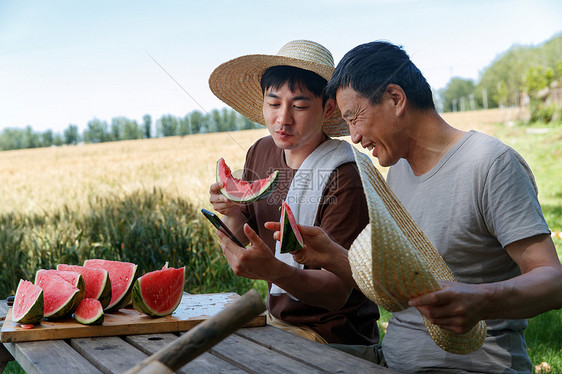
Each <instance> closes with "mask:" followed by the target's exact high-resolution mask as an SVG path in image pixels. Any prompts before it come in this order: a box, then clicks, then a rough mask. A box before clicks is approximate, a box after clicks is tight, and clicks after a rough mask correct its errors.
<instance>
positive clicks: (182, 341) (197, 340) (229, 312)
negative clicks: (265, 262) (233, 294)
mask: <svg viewBox="0 0 562 374" xmlns="http://www.w3.org/2000/svg"><path fill="white" fill-rule="evenodd" d="M264 310H265V305H264V303H263V301H262V299H261V297H260V295H259V294H258V293H257V291H256V290H254V289H252V290H250V291H248V292H246V293H245V294H244V295H243V296H242V297H241V298H240V299H239V300H237V301H236V302H235V303H233V304H232V305H230V306H229V307H228V308H226V309H224V310H223V311H221V312H220V313H218V314H217V315H215V316H213V317H211V318H209V319H207V320H205V321H203V322H201V323H200V324H198V325H197V326H195V327H194V328H193V329H191V330H189V331H188V332H186V333H185V334H183V335H182V336H181V337H179V338H178V339H176V340H175V341H173V342H172V343H170V344H169V345H168V346H166V347H164V348H162V349H160V350H159V351H158V352H156V353H154V354H153V355H151V356H150V357H147V358H146V359H145V360H144V361H142V362H141V363H140V364H138V365H136V366H135V367H133V368H131V369H130V370H128V371H127V372H126V374H134V373H141V370H143V369H145V368H146V370H149V368H148V367H147V366H148V365H151V367H152V368H154V367H157V366H160V367H161V365H158V364H152V362H153V361H159V362H160V363H162V364H164V365H165V366H167V367H168V368H170V369H171V370H172V371H176V370H178V369H179V368H181V367H182V366H184V365H185V364H187V363H188V362H189V361H191V360H193V359H194V358H195V357H197V356H199V355H200V354H202V353H204V352H206V351H207V350H209V349H210V348H211V347H212V346H214V345H215V344H217V343H218V342H220V341H221V340H222V339H224V338H225V337H227V336H228V335H230V334H232V333H233V332H234V331H236V330H238V329H239V328H240V327H243V326H244V325H245V324H247V323H248V322H250V321H251V320H252V319H253V318H255V317H256V316H258V315H259V314H260V313H262V312H263V311H264ZM143 372H144V371H143ZM160 372H161V373H164V372H165V371H160Z"/></svg>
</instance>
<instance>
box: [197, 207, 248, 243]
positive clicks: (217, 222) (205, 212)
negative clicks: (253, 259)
mask: <svg viewBox="0 0 562 374" xmlns="http://www.w3.org/2000/svg"><path fill="white" fill-rule="evenodd" d="M201 213H203V215H204V216H205V217H207V219H208V220H209V221H211V223H212V224H213V226H215V227H216V228H217V229H218V230H220V231H222V232H223V233H224V234H225V235H226V236H228V237H229V238H230V240H232V241H233V242H234V243H236V244H237V245H239V246H240V247H243V248H244V247H245V245H244V244H242V243H241V242H240V240H238V238H237V237H236V236H234V234H233V233H232V231H230V229H229V228H228V227H226V225H225V224H224V222H223V221H221V219H220V218H219V217H218V216H217V215H216V214H215V213H213V212H210V211H208V210H207V209H201Z"/></svg>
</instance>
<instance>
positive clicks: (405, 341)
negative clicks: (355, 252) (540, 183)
mask: <svg viewBox="0 0 562 374" xmlns="http://www.w3.org/2000/svg"><path fill="white" fill-rule="evenodd" d="M387 182H388V183H389V185H390V187H391V188H392V190H393V192H394V193H395V194H396V195H397V197H398V198H399V199H400V201H401V202H402V203H403V204H404V206H405V207H406V209H407V210H408V212H409V213H410V214H411V215H412V217H413V218H414V220H415V221H416V223H417V224H418V225H419V226H420V228H421V229H422V230H423V231H424V233H425V234H426V235H427V236H428V238H429V239H430V240H431V242H432V243H433V245H434V246H435V247H436V248H437V250H438V251H439V253H440V254H441V255H442V256H443V258H444V260H445V262H446V263H447V265H448V266H449V268H450V269H451V271H452V272H453V274H454V276H455V278H456V279H457V280H458V281H460V282H465V283H489V282H498V281H502V280H505V279H509V278H513V277H515V276H517V275H519V274H520V269H519V267H518V266H517V264H516V263H515V262H514V261H513V260H512V259H511V257H510V256H509V255H508V254H507V251H506V250H505V249H504V248H505V246H507V245H508V244H510V243H513V242H515V241H517V240H521V239H525V238H528V237H531V236H535V235H538V234H545V233H549V229H548V225H547V224H546V221H545V220H544V217H543V214H542V210H541V207H540V205H539V202H538V199H537V188H536V185H535V181H534V177H533V175H532V172H531V170H530V168H529V166H528V165H527V163H526V162H525V161H524V160H523V158H522V157H521V156H520V155H519V154H518V153H517V152H515V151H514V150H513V149H512V148H510V147H508V146H506V145H505V144H503V143H502V142H500V141H499V140H497V139H495V138H493V137H490V136H488V135H484V134H481V133H478V132H475V131H470V132H468V133H466V134H465V135H464V137H463V138H462V139H461V140H460V141H459V142H458V143H457V144H455V145H454V146H453V148H451V150H450V151H449V152H448V153H447V154H446V155H445V156H444V157H443V158H442V159H441V160H440V161H439V163H438V164H437V165H436V166H435V167H434V168H433V169H432V170H430V171H429V172H427V173H425V174H423V175H421V176H416V175H414V174H413V172H412V169H411V168H410V165H409V164H408V162H407V161H406V160H404V159H401V160H400V161H399V162H398V163H397V164H396V165H394V166H392V167H391V168H390V170H389V172H388V178H387ZM486 323H487V325H488V334H487V337H486V341H485V343H484V345H483V346H482V348H480V349H479V350H477V351H475V352H472V353H470V354H467V355H455V354H451V353H448V352H446V351H444V350H442V349H441V348H439V347H438V346H437V345H436V344H435V343H434V342H433V340H432V339H431V338H430V337H429V335H428V334H427V331H426V329H425V327H424V324H423V319H422V317H421V315H420V313H419V312H418V311H417V310H416V309H415V308H409V309H406V310H404V311H401V312H397V313H394V314H393V318H392V319H391V320H390V321H389V326H388V331H387V334H386V335H385V337H384V339H383V351H384V355H385V358H386V360H387V362H388V363H389V366H390V367H391V368H393V369H395V370H398V371H399V372H404V373H407V372H419V371H430V372H450V373H472V372H477V373H513V372H530V371H531V366H532V365H531V363H530V361H529V358H528V356H527V352H526V345H525V340H524V336H523V330H524V329H525V327H526V326H527V321H526V320H487V321H486Z"/></svg>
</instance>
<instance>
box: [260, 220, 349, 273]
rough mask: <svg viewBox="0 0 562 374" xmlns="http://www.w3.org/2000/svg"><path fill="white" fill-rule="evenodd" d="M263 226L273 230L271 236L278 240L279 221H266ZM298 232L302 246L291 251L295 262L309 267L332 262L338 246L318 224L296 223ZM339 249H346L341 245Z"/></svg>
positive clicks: (322, 265)
mask: <svg viewBox="0 0 562 374" xmlns="http://www.w3.org/2000/svg"><path fill="white" fill-rule="evenodd" d="M264 226H265V228H266V229H269V230H273V231H275V233H274V234H273V238H274V239H276V240H280V237H281V232H280V231H279V230H280V229H281V225H280V224H279V222H266V223H265V225H264ZM298 229H299V232H300V233H301V235H302V238H303V241H304V247H303V248H302V249H300V250H298V251H294V252H291V254H292V255H293V258H294V259H295V261H296V262H298V263H300V264H303V265H306V266H308V267H311V268H326V267H329V264H330V263H331V262H332V261H331V260H332V259H333V255H334V252H335V251H338V250H339V249H340V248H337V247H339V245H337V244H336V243H335V242H333V241H332V239H330V237H329V236H328V234H326V232H325V231H324V230H322V228H320V227H318V226H303V225H298ZM341 250H343V251H346V250H345V249H344V248H343V247H342V248H341ZM346 252H347V251H346Z"/></svg>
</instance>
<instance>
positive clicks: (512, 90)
mask: <svg viewBox="0 0 562 374" xmlns="http://www.w3.org/2000/svg"><path fill="white" fill-rule="evenodd" d="M560 56H562V34H560V35H556V36H554V37H552V38H551V39H549V40H548V41H546V42H544V43H542V44H540V45H538V46H513V47H511V48H510V49H509V50H507V51H506V52H505V53H502V54H501V55H499V56H498V58H496V60H494V61H493V62H492V64H491V65H490V66H489V67H487V68H486V69H484V71H483V72H482V74H481V77H480V79H479V81H474V80H471V79H463V78H458V77H456V78H452V79H451V80H450V81H449V83H448V84H447V86H446V87H445V88H443V89H442V90H440V91H439V92H438V97H439V99H440V100H439V101H440V102H439V104H440V107H441V111H443V112H451V111H461V110H475V109H487V108H498V107H513V106H521V105H528V106H529V107H530V109H531V115H533V114H535V115H536V114H538V113H542V112H545V111H546V112H549V111H550V112H553V111H554V110H556V108H555V107H554V105H550V108H547V107H548V106H549V105H548V104H547V103H544V100H543V99H544V96H543V95H541V92H543V90H545V89H548V88H549V87H551V86H553V85H556V84H560V83H561V80H562V59H561V57H560ZM551 114H553V113H551ZM543 117H545V118H535V120H544V121H545V122H549V118H548V116H543Z"/></svg>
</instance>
